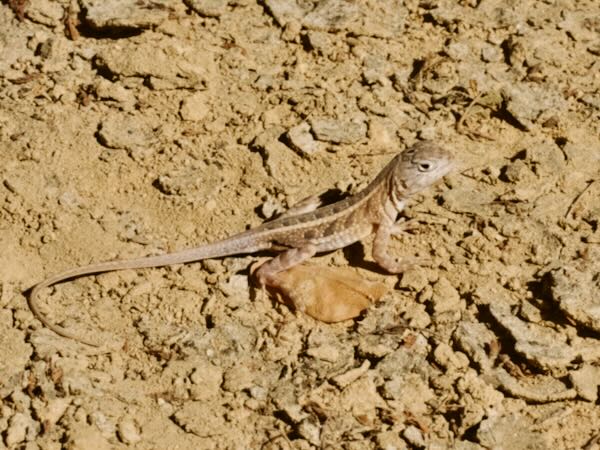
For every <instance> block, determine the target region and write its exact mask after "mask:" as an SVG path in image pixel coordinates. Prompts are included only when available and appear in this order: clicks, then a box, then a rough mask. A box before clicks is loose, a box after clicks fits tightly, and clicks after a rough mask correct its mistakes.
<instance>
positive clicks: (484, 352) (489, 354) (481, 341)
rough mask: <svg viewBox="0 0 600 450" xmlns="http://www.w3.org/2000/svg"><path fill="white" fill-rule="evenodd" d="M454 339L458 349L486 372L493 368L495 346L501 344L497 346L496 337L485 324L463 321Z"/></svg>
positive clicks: (457, 328)
mask: <svg viewBox="0 0 600 450" xmlns="http://www.w3.org/2000/svg"><path fill="white" fill-rule="evenodd" d="M454 339H455V340H456V342H457V344H458V347H459V348H460V349H461V350H462V351H464V352H465V353H466V354H467V355H468V356H469V357H470V358H471V360H472V361H473V362H475V363H476V364H477V365H478V366H479V368H480V369H482V370H483V371H484V372H485V371H487V370H488V369H490V368H491V367H492V365H493V362H494V360H493V359H494V358H495V356H496V355H495V354H494V353H495V352H494V349H493V346H496V345H499V344H496V340H497V337H496V335H495V334H494V333H492V332H491V330H490V329H489V328H487V327H486V326H485V325H484V324H482V323H479V322H467V321H461V322H460V323H459V324H458V326H457V327H456V331H455V332H454Z"/></svg>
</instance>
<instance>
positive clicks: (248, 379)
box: [222, 364, 255, 392]
mask: <svg viewBox="0 0 600 450" xmlns="http://www.w3.org/2000/svg"><path fill="white" fill-rule="evenodd" d="M254 379H255V374H254V372H251V371H250V370H248V367H246V366H244V365H243V364H239V365H236V366H234V367H232V368H230V369H228V370H227V371H226V372H225V374H224V375H223V386H222V387H223V389H224V390H225V391H227V392H239V391H241V390H243V389H248V388H250V387H252V386H253V385H254Z"/></svg>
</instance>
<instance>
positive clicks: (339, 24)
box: [302, 0, 361, 31]
mask: <svg viewBox="0 0 600 450" xmlns="http://www.w3.org/2000/svg"><path fill="white" fill-rule="evenodd" d="M316 5H317V6H316V8H315V9H313V10H312V11H311V12H309V13H308V14H306V15H305V16H304V17H303V19H302V25H304V26H305V27H306V28H309V29H315V30H322V31H337V30H343V29H344V28H345V27H346V26H347V25H348V24H350V23H351V22H352V21H354V20H356V19H358V18H359V17H360V13H361V11H360V8H359V6H358V5H357V4H356V3H355V2H353V1H348V0H322V1H320V2H317V3H316Z"/></svg>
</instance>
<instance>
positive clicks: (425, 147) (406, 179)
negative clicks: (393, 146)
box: [393, 141, 454, 198]
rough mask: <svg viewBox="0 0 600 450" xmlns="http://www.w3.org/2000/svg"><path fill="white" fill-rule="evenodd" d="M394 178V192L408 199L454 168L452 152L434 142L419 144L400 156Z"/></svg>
mask: <svg viewBox="0 0 600 450" xmlns="http://www.w3.org/2000/svg"><path fill="white" fill-rule="evenodd" d="M399 159H400V161H399V163H398V164H397V166H396V168H395V172H394V176H393V184H394V190H396V192H397V194H399V197H403V198H407V197H410V196H411V195H413V194H416V193H417V192H420V191H422V190H423V189H425V188H427V187H428V186H431V185H432V184H433V183H435V182H436V181H438V180H440V179H441V178H442V177H443V176H444V175H446V174H447V173H448V172H450V170H452V167H453V165H454V164H453V158H452V155H451V154H450V152H448V151H447V150H445V149H443V148H442V147H440V146H439V145H437V144H435V143H434V142H432V141H422V142H418V143H416V144H415V145H413V146H412V147H410V148H408V149H406V150H405V151H403V152H402V153H401V154H400V155H399Z"/></svg>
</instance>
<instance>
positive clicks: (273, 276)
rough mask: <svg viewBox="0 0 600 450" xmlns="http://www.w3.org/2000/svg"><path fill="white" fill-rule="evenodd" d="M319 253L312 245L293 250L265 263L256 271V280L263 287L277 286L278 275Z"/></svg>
mask: <svg viewBox="0 0 600 450" xmlns="http://www.w3.org/2000/svg"><path fill="white" fill-rule="evenodd" d="M316 253H317V248H316V246H314V245H312V244H308V245H305V246H303V247H298V248H292V249H290V250H286V251H285V252H283V253H281V254H280V255H277V256H276V257H275V258H273V259H271V260H269V261H267V262H265V263H264V264H263V265H262V266H260V267H259V268H258V270H257V271H256V278H257V279H258V282H259V284H260V285H261V286H275V287H276V286H277V285H278V283H277V274H278V273H279V272H283V271H284V270H288V269H290V268H292V267H294V266H296V265H298V264H301V263H303V262H304V261H306V260H308V259H310V258H312V257H313V256H314V255H315V254H316Z"/></svg>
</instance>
